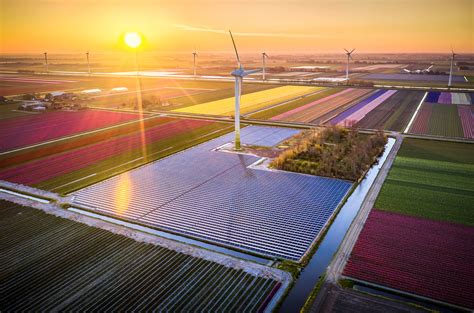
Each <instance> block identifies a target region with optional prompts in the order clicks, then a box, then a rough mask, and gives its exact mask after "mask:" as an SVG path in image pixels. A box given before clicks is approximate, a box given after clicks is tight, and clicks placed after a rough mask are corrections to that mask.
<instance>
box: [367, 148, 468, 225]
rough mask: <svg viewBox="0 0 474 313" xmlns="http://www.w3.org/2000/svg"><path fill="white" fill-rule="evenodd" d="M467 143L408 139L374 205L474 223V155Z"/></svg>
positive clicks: (380, 207) (427, 216)
mask: <svg viewBox="0 0 474 313" xmlns="http://www.w3.org/2000/svg"><path fill="white" fill-rule="evenodd" d="M472 149H473V146H472V144H468V143H452V142H435V141H430V140H420V139H418V140H417V139H405V140H404V142H403V144H402V148H401V149H400V151H399V154H398V156H397V158H396V159H395V162H394V164H393V166H392V169H391V170H390V173H389V175H388V177H387V179H386V181H385V183H384V185H383V187H382V190H381V192H380V194H379V197H378V199H377V202H376V204H375V206H376V207H377V208H379V209H381V210H385V211H390V212H397V213H401V214H408V215H414V216H418V217H423V218H429V219H435V220H441V221H448V222H453V223H461V224H466V225H470V226H474V210H472V203H474V180H473V179H472V177H474V154H473V153H472Z"/></svg>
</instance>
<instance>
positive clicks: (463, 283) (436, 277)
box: [343, 210, 474, 309]
mask: <svg viewBox="0 0 474 313" xmlns="http://www.w3.org/2000/svg"><path fill="white" fill-rule="evenodd" d="M473 242H474V227H468V226H464V225H458V224H452V223H447V222H440V221H431V220H426V219H422V218H418V217H411V216H406V215H400V214H398V213H391V212H384V211H379V210H372V212H371V213H370V215H369V217H368V220H367V222H366V223H365V226H364V229H363V230H362V233H361V234H360V236H359V239H358V241H357V243H356V245H355V247H354V249H353V250H352V254H351V257H350V259H349V261H348V263H347V265H346V268H345V270H344V273H343V275H344V276H347V277H349V278H353V279H356V280H361V281H364V282H369V283H372V284H376V285H379V286H380V285H382V286H385V287H389V288H393V289H395V290H399V291H403V292H407V293H410V294H416V295H419V296H423V297H427V298H430V299H434V300H439V301H443V302H447V303H450V304H453V305H457V306H461V307H465V308H469V309H473V308H474V299H473V298H472V294H473V293H474V284H473V281H474V272H473V271H472V262H473V261H474V250H473V249H472V243H473Z"/></svg>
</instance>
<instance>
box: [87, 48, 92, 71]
mask: <svg viewBox="0 0 474 313" xmlns="http://www.w3.org/2000/svg"><path fill="white" fill-rule="evenodd" d="M86 57H87V73H89V76H90V75H91V65H90V63H89V51H87V52H86Z"/></svg>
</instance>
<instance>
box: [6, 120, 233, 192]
mask: <svg viewBox="0 0 474 313" xmlns="http://www.w3.org/2000/svg"><path fill="white" fill-rule="evenodd" d="M227 127H228V126H227V125H224V124H218V123H215V122H209V121H203V120H179V119H164V121H163V122H161V123H159V124H157V125H156V126H151V127H149V128H147V129H146V130H145V131H144V133H143V134H142V133H141V132H140V131H137V132H134V133H131V134H128V135H124V136H116V137H113V138H110V139H105V140H102V141H99V142H97V143H95V144H90V145H85V146H82V147H79V148H75V149H71V150H65V151H62V152H58V153H56V154H51V155H46V156H44V157H42V158H37V159H35V160H33V161H29V162H27V163H23V164H21V165H19V164H17V165H14V166H11V167H9V168H5V169H3V170H1V171H0V179H3V180H7V181H10V182H15V183H20V184H26V185H34V186H37V187H40V188H43V189H48V190H54V191H60V192H65V191H69V190H71V189H73V188H77V187H78V186H81V185H82V184H86V183H91V182H94V181H97V180H100V179H104V178H106V177H108V176H109V175H112V174H113V173H115V172H116V171H120V170H124V169H127V167H128V166H132V167H133V166H137V165H140V164H143V163H144V162H147V161H149V160H155V159H158V158H160V157H163V156H166V155H169V154H171V153H173V152H176V151H179V150H181V149H184V148H186V147H189V146H192V145H193V144H196V143H199V142H201V141H202V140H206V139H209V138H212V136H213V135H218V134H220V133H221V132H225V131H226V129H227Z"/></svg>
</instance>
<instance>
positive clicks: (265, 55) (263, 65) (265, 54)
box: [262, 52, 268, 80]
mask: <svg viewBox="0 0 474 313" xmlns="http://www.w3.org/2000/svg"><path fill="white" fill-rule="evenodd" d="M266 58H268V54H267V53H266V52H263V53H262V79H263V80H265V59H266Z"/></svg>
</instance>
